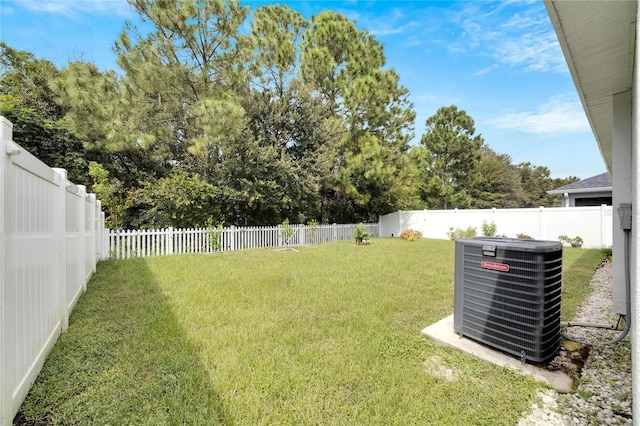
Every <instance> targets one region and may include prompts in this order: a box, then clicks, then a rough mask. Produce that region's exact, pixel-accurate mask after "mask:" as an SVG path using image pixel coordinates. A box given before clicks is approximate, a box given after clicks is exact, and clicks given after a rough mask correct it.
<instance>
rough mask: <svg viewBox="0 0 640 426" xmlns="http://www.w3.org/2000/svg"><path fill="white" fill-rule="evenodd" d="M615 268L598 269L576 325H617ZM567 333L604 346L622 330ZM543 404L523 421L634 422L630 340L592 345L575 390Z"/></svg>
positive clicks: (544, 398)
mask: <svg viewBox="0 0 640 426" xmlns="http://www.w3.org/2000/svg"><path fill="white" fill-rule="evenodd" d="M612 281H613V280H612V268H611V265H610V264H605V265H603V266H602V267H601V268H598V269H597V270H596V271H595V273H594V275H593V277H592V279H591V281H590V285H591V287H592V293H591V295H590V296H589V297H588V299H587V300H586V301H585V302H584V303H583V304H582V305H581V306H580V308H579V309H578V311H577V313H576V318H575V319H574V321H576V322H589V323H598V324H607V325H609V324H615V323H616V321H617V316H615V315H613V314H612V313H611V294H612V293H611V292H612V290H611V288H612ZM565 332H566V333H567V334H568V335H570V336H571V337H573V338H576V339H579V340H583V341H588V342H603V341H608V340H611V339H613V338H614V337H616V336H617V335H618V334H619V333H620V331H618V330H607V329H600V328H582V327H570V328H569V329H567V330H565ZM538 396H539V401H538V402H537V403H536V404H534V406H533V407H532V411H531V412H529V413H525V414H524V416H523V417H522V419H521V420H520V422H519V425H521V426H529V425H541V424H544V425H626V424H633V421H632V418H631V401H632V397H631V341H630V336H629V335H627V336H626V337H625V338H624V339H623V340H622V342H620V343H618V344H615V345H609V346H591V347H589V350H588V355H586V360H585V361H584V365H583V366H582V369H581V371H580V373H579V376H578V377H577V379H576V383H575V391H574V392H573V393H570V394H559V393H557V392H555V391H553V390H546V391H544V392H540V393H539V395H538Z"/></svg>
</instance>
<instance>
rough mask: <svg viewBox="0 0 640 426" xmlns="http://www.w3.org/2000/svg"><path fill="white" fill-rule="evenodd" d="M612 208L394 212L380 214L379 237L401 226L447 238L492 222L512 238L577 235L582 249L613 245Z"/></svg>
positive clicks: (391, 235) (427, 234) (427, 235)
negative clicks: (457, 231) (519, 236)
mask: <svg viewBox="0 0 640 426" xmlns="http://www.w3.org/2000/svg"><path fill="white" fill-rule="evenodd" d="M612 215H613V208H612V207H611V206H605V205H602V206H596V207H550V208H545V207H539V208H533V209H486V210H471V209H470V210H458V209H455V210H414V211H398V212H395V213H391V214H387V215H384V216H381V217H380V220H379V225H380V229H379V233H380V236H381V237H393V236H395V237H397V236H398V235H400V233H401V232H402V231H404V230H405V229H408V228H411V229H415V230H417V231H420V232H422V236H423V237H425V238H437V239H448V238H449V237H448V235H447V233H448V232H449V230H450V228H454V229H456V228H463V229H466V228H468V227H472V228H476V229H477V231H478V235H482V224H483V222H486V223H488V224H491V223H492V222H493V223H495V225H496V226H497V234H498V235H505V236H507V237H512V238H515V237H516V236H517V235H518V234H525V235H528V236H530V237H531V238H534V239H538V240H551V241H554V240H558V236H560V235H566V236H569V237H576V236H580V237H582V239H583V240H584V244H583V247H585V248H605V247H611V246H612V245H613V216H612Z"/></svg>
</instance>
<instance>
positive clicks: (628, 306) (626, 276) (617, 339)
mask: <svg viewBox="0 0 640 426" xmlns="http://www.w3.org/2000/svg"><path fill="white" fill-rule="evenodd" d="M630 233H631V230H630V229H625V230H624V264H625V268H624V279H625V285H626V292H627V297H626V299H627V304H626V315H625V316H624V330H622V333H620V334H619V335H618V336H616V337H615V338H613V339H611V340H608V341H606V342H586V341H582V340H579V339H575V338H573V337H570V336H567V335H566V334H564V333H560V334H561V335H562V337H564V338H565V339H567V340H571V341H572V342H576V343H580V344H581V345H585V346H607V345H615V344H616V343H619V342H620V341H621V340H622V339H624V338H625V337H626V336H627V334H628V333H629V330H631V272H630V271H629V270H630V269H631V264H630V261H631V259H630V257H631V256H630V255H629V251H630V247H629V246H630V244H631V243H630V237H629V234H630ZM567 324H568V323H567ZM574 325H577V324H576V323H574ZM601 328H610V327H608V326H601Z"/></svg>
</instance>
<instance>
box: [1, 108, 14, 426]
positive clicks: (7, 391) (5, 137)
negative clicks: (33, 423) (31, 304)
mask: <svg viewBox="0 0 640 426" xmlns="http://www.w3.org/2000/svg"><path fill="white" fill-rule="evenodd" d="M12 137H13V124H11V122H10V121H9V120H7V119H6V118H4V117H0V282H2V285H0V424H2V425H8V424H11V422H12V421H13V415H12V414H11V386H10V385H9V383H8V380H7V376H8V374H9V372H8V367H9V365H8V357H9V355H8V352H9V344H8V342H7V330H6V327H7V324H8V321H7V318H6V313H5V310H6V306H5V305H6V303H7V302H6V285H5V284H4V283H6V282H7V278H8V273H7V265H5V258H6V247H5V244H6V239H5V235H4V230H5V212H6V211H7V205H6V201H5V197H6V195H5V194H6V189H5V188H6V179H7V177H6V173H7V166H8V164H9V159H8V155H7V150H8V144H10V143H12V141H11V139H12Z"/></svg>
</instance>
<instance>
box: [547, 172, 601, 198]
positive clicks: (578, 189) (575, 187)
mask: <svg viewBox="0 0 640 426" xmlns="http://www.w3.org/2000/svg"><path fill="white" fill-rule="evenodd" d="M606 191H613V184H612V183H611V175H610V174H609V173H607V172H605V173H601V174H599V175H596V176H591V177H590V178H586V179H582V180H579V181H577V182H573V183H570V184H569V185H564V186H561V187H560V188H556V189H552V190H550V191H547V193H548V194H564V193H565V192H566V193H567V194H578V193H583V192H606Z"/></svg>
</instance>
